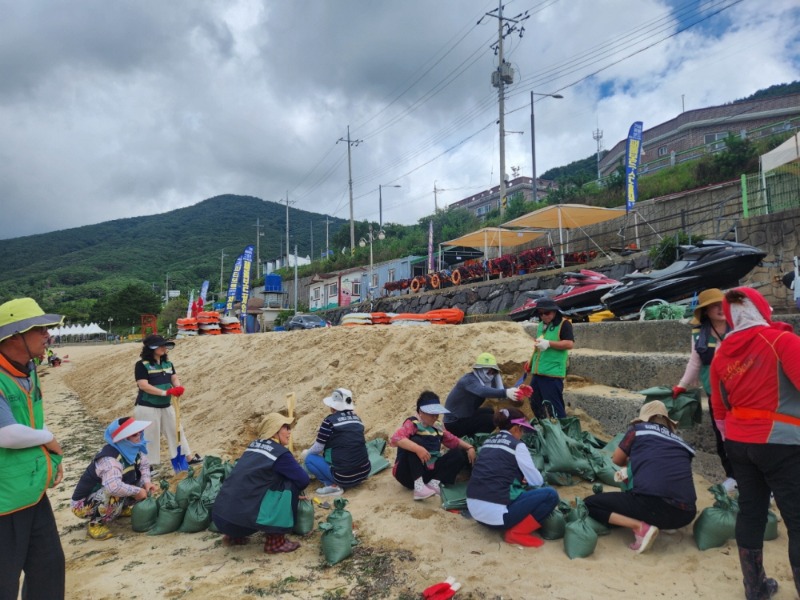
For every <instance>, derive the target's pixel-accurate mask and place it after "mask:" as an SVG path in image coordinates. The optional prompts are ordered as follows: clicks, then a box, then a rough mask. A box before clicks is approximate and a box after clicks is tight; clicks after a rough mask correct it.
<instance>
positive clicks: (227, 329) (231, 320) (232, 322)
mask: <svg viewBox="0 0 800 600" xmlns="http://www.w3.org/2000/svg"><path fill="white" fill-rule="evenodd" d="M219 324H220V325H221V326H222V333H242V324H241V323H240V322H239V319H237V318H236V317H222V318H221V319H220V320H219Z"/></svg>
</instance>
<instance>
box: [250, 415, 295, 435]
mask: <svg viewBox="0 0 800 600" xmlns="http://www.w3.org/2000/svg"><path fill="white" fill-rule="evenodd" d="M293 422H294V419H290V418H289V417H286V416H284V415H282V414H281V413H269V414H268V415H267V416H266V417H264V418H263V419H262V420H261V425H259V427H258V437H259V438H260V439H262V440H267V439H269V438H271V437H274V436H275V435H277V433H278V432H279V431H280V430H281V427H283V426H284V425H289V426H291V425H292V423H293Z"/></svg>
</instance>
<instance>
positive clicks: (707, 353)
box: [672, 288, 737, 494]
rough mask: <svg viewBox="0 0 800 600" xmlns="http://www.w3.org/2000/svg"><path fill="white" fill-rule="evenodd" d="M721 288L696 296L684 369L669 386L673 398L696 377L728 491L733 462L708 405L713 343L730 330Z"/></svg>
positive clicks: (733, 487) (732, 489)
mask: <svg viewBox="0 0 800 600" xmlns="http://www.w3.org/2000/svg"><path fill="white" fill-rule="evenodd" d="M723 298H724V296H723V295H722V290H720V289H717V288H709V289H707V290H703V291H702V292H700V295H699V296H698V297H697V306H696V307H695V309H694V317H693V318H692V320H691V321H689V323H690V324H691V326H692V353H691V355H690V356H689V362H688V363H687V364H686V370H685V371H684V373H683V377H681V380H680V382H678V385H676V386H675V387H673V388H672V397H673V398H677V397H678V396H679V395H680V394H682V393H684V392H685V391H686V390H687V388H689V387H695V386H696V385H697V382H698V379H699V381H700V383H701V384H702V385H703V389H704V390H705V392H706V395H707V396H708V414H709V415H711V429H712V430H713V431H714V438H715V440H716V442H717V456H719V459H720V461H721V462H722V468H723V470H724V471H725V481H723V482H722V485H723V487H724V488H725V490H726V491H727V492H728V493H729V494H732V493H734V492H735V491H736V490H737V484H736V478H735V477H734V476H733V465H731V461H730V459H729V458H728V453H727V452H726V451H725V441H724V440H723V439H722V434H721V433H720V431H719V428H718V427H717V422H716V419H715V418H714V409H713V407H712V406H711V361H712V360H713V359H714V352H716V350H717V346H719V345H720V344H721V343H722V340H724V339H725V336H726V335H728V333H729V332H730V330H731V327H730V325H728V322H727V321H726V320H725V313H724V312H723V311H722V300H723Z"/></svg>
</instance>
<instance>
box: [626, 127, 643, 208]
mask: <svg viewBox="0 0 800 600" xmlns="http://www.w3.org/2000/svg"><path fill="white" fill-rule="evenodd" d="M641 158H642V122H641V121H636V122H635V123H634V124H633V125H631V128H630V130H629V131H628V142H627V143H626V144H625V211H626V212H630V211H631V210H632V209H633V207H634V205H635V204H636V201H637V200H638V199H639V181H638V180H639V160H640V159H641Z"/></svg>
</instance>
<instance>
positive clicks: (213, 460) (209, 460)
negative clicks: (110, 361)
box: [200, 454, 225, 489]
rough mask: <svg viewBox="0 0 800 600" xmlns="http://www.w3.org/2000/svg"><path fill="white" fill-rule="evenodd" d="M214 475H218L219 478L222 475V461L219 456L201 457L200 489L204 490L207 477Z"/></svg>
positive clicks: (223, 470) (223, 469)
mask: <svg viewBox="0 0 800 600" xmlns="http://www.w3.org/2000/svg"><path fill="white" fill-rule="evenodd" d="M215 473H219V474H220V477H222V476H223V475H224V473H225V467H224V466H223V465H222V459H221V458H220V457H219V456H211V455H209V454H206V455H205V456H204V457H203V471H202V473H201V475H200V484H201V488H202V489H206V486H207V485H208V480H209V477H211V475H213V474H215Z"/></svg>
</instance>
